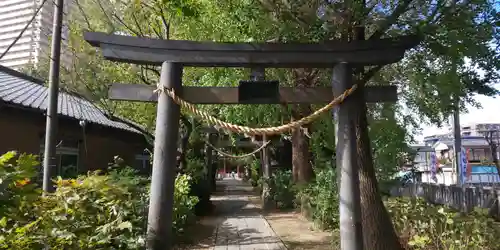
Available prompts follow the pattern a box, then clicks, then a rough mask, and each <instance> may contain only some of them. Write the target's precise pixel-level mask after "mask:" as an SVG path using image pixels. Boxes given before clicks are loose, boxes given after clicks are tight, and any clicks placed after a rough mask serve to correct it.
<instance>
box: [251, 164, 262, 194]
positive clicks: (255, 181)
mask: <svg viewBox="0 0 500 250" xmlns="http://www.w3.org/2000/svg"><path fill="white" fill-rule="evenodd" d="M259 172H260V162H259V161H258V160H254V161H253V162H252V163H251V164H250V184H251V185H252V186H253V187H257V186H258V185H259V182H260V173H259Z"/></svg>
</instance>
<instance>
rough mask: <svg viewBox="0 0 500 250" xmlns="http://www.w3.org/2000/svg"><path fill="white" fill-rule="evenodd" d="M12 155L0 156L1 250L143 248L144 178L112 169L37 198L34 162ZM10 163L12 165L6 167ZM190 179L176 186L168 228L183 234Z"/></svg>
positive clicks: (193, 199) (189, 209)
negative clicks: (169, 226) (32, 180)
mask: <svg viewBox="0 0 500 250" xmlns="http://www.w3.org/2000/svg"><path fill="white" fill-rule="evenodd" d="M14 158H15V154H14V153H13V152H9V153H8V154H6V155H3V156H2V157H0V174H1V176H2V182H1V186H0V192H1V193H0V199H2V201H5V202H2V203H0V232H1V234H0V248H2V249H45V248H47V247H49V248H50V249H52V248H61V249H143V248H144V245H145V229H146V223H147V220H146V215H147V205H148V202H149V201H148V195H149V193H148V189H149V187H148V185H146V183H147V181H146V180H147V179H146V178H143V177H137V175H136V174H135V172H134V170H132V169H129V168H125V169H114V170H111V171H110V172H109V174H106V175H100V174H99V173H98V172H94V173H89V174H88V175H85V176H79V177H78V178H76V179H70V180H63V179H61V178H59V179H58V180H57V182H56V185H57V189H56V191H55V192H54V193H51V194H47V195H45V196H43V197H42V196H40V195H39V194H40V191H39V189H38V188H37V187H36V186H35V185H34V184H31V183H29V178H30V177H31V178H32V177H34V176H35V175H36V171H35V170H34V167H35V166H37V165H38V163H37V162H36V159H35V158H34V157H33V156H29V155H20V156H19V157H18V158H17V159H14ZM11 162H14V163H11ZM189 178H190V177H189V176H186V175H181V176H179V177H178V178H177V179H176V183H175V197H174V198H175V199H174V214H173V230H174V233H175V234H179V233H182V231H183V229H184V227H185V226H186V224H187V223H188V222H189V221H190V220H191V219H192V218H193V213H192V210H193V207H194V205H195V204H196V202H197V198H196V197H192V196H189V195H188V194H189Z"/></svg>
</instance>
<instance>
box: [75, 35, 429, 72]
mask: <svg viewBox="0 0 500 250" xmlns="http://www.w3.org/2000/svg"><path fill="white" fill-rule="evenodd" d="M84 39H85V40H86V41H87V42H88V43H90V44H91V45H92V46H94V47H100V48H101V50H102V54H103V56H104V58H106V59H108V60H112V61H117V62H128V63H135V64H147V65H161V64H162V63H163V62H174V63H180V64H182V65H183V66H193V67H252V66H260V67H271V68H331V67H333V66H334V65H335V64H337V63H341V62H345V63H351V64H357V65H384V64H390V63H395V62H397V61H399V60H401V59H402V58H403V55H404V52H405V51H406V50H407V49H410V48H412V47H414V46H415V45H417V44H418V42H419V41H420V40H419V39H418V37H417V36H401V37H396V38H388V39H377V40H360V41H353V42H342V41H327V42H324V43H218V42H196V41H183V40H160V39H153V38H140V37H133V36H123V35H109V34H105V33H100V32H86V33H85V34H84Z"/></svg>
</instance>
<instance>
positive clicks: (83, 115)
mask: <svg viewBox="0 0 500 250" xmlns="http://www.w3.org/2000/svg"><path fill="white" fill-rule="evenodd" d="M0 100H2V101H3V102H6V103H9V104H14V105H20V106H23V107H27V108H33V109H38V110H41V111H46V110H47V104H48V88H47V87H45V86H43V81H41V80H40V79H36V78H33V77H30V76H28V75H26V74H23V73H21V72H18V71H15V70H13V69H10V68H7V67H3V66H0ZM57 113H59V114H60V115H63V116H66V117H71V118H75V119H78V120H84V121H86V122H88V123H96V124H99V125H103V126H106V127H111V128H117V129H122V130H126V131H130V132H134V133H139V132H138V131H137V130H135V129H134V128H131V127H129V126H127V125H126V124H124V123H121V122H115V121H112V120H110V119H108V118H107V117H106V116H105V115H104V114H105V111H103V110H101V109H100V108H98V107H97V106H95V105H94V104H92V103H91V102H89V101H87V100H85V99H83V98H81V97H78V96H75V95H72V94H69V93H65V92H62V91H61V92H59V98H58V108H57Z"/></svg>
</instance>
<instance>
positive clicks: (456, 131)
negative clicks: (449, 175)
mask: <svg viewBox="0 0 500 250" xmlns="http://www.w3.org/2000/svg"><path fill="white" fill-rule="evenodd" d="M453 137H454V151H455V170H456V171H457V184H460V185H462V184H463V183H462V169H461V168H460V163H461V162H462V160H461V159H460V158H461V157H460V154H461V152H462V133H461V132H460V97H458V96H457V97H455V103H454V107H453Z"/></svg>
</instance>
